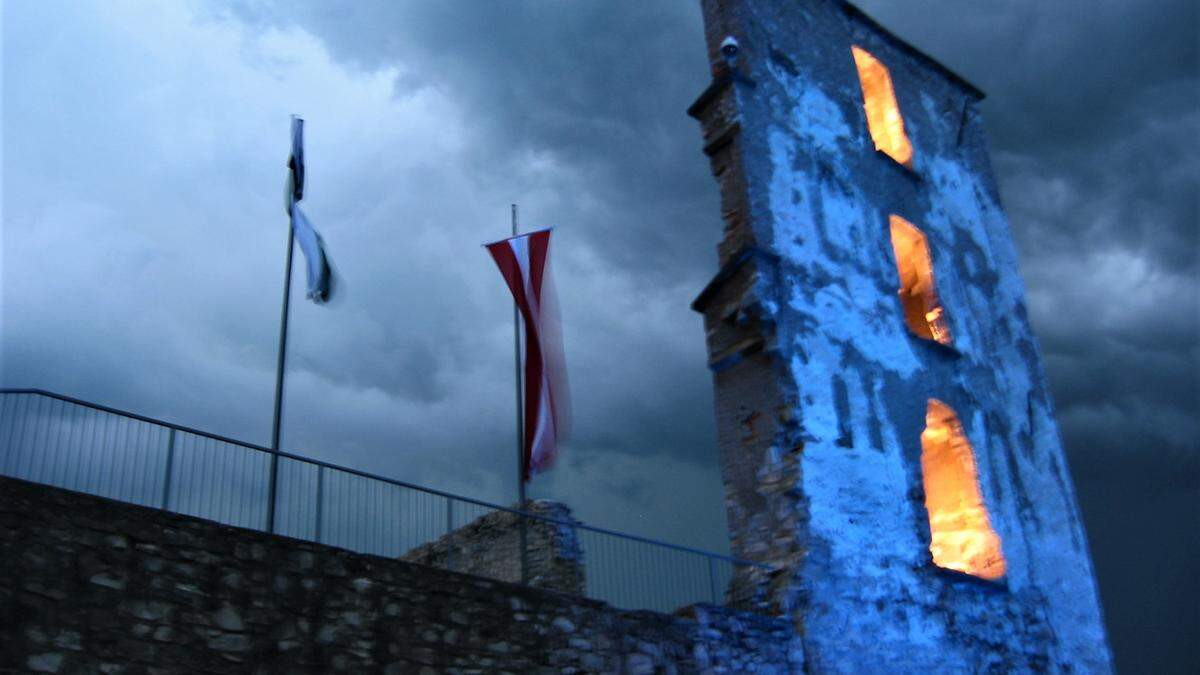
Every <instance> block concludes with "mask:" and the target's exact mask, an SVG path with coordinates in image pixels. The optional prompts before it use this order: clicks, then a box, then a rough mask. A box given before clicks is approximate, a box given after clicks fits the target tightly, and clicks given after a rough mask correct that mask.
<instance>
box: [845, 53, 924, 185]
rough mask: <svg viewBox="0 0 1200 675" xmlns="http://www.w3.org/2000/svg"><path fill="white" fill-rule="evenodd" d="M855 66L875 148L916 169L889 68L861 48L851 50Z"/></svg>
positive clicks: (868, 126)
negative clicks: (913, 165)
mask: <svg viewBox="0 0 1200 675" xmlns="http://www.w3.org/2000/svg"><path fill="white" fill-rule="evenodd" d="M850 49H851V51H853V52H854V65H856V66H858V81H859V82H860V83H861V84H862V91H863V108H864V109H866V111H867V128H868V129H870V130H871V139H872V140H874V141H875V148H876V149H878V150H882V151H883V152H885V153H887V155H888V156H889V157H891V158H892V159H894V160H896V161H897V162H900V163H901V164H903V165H904V166H907V167H908V168H910V169H911V168H912V158H913V149H912V144H911V143H909V142H908V136H907V135H905V133H904V118H903V117H901V116H900V106H899V105H897V104H896V92H895V90H894V89H892V76H891V74H889V73H888V69H887V66H885V65H883V64H882V63H880V61H879V59H877V58H875V57H874V56H871V54H870V52H868V51H867V50H865V49H863V48H861V47H851V48H850Z"/></svg>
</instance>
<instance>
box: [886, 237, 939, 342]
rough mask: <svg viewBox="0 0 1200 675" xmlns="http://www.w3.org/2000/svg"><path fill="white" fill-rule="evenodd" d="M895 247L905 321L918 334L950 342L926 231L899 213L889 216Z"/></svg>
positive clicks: (930, 338) (893, 248)
mask: <svg viewBox="0 0 1200 675" xmlns="http://www.w3.org/2000/svg"><path fill="white" fill-rule="evenodd" d="M889 220H890V224H891V230H892V251H893V252H894V253H895V254H896V272H897V274H899V276H900V290H899V291H898V292H899V295H900V304H901V305H902V306H903V307H904V322H905V323H907V324H908V328H909V330H911V331H912V332H913V333H914V334H915V335H917V336H918V337H922V338H925V339H926V340H933V341H935V342H940V343H941V344H944V345H948V344H950V343H951V342H953V338H952V337H951V335H950V324H949V322H948V321H947V320H946V310H945V309H944V308H943V307H942V303H941V300H939V299H938V293H937V285H936V283H935V282H934V278H933V259H932V258H931V257H930V255H929V242H928V241H927V240H926V239H925V233H923V232H921V230H919V229H918V228H917V226H916V225H913V224H912V223H910V222H908V221H907V220H905V219H903V218H901V217H900V216H897V215H893V216H892V217H891V218H890V219H889Z"/></svg>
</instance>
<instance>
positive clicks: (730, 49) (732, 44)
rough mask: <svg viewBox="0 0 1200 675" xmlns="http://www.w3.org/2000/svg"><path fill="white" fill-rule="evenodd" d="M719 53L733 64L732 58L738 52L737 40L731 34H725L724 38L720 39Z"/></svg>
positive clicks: (735, 56)
mask: <svg viewBox="0 0 1200 675" xmlns="http://www.w3.org/2000/svg"><path fill="white" fill-rule="evenodd" d="M721 54H722V55H723V56H724V57H725V60H726V61H728V62H729V63H730V65H733V60H734V59H735V58H737V54H738V41H737V40H736V39H735V38H734V37H733V36H732V35H727V36H726V37H725V39H724V40H721Z"/></svg>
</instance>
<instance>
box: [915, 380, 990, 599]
mask: <svg viewBox="0 0 1200 675" xmlns="http://www.w3.org/2000/svg"><path fill="white" fill-rule="evenodd" d="M921 477H922V480H923V482H924V484H925V509H926V510H927V511H928V512H929V533H930V541H929V552H930V553H932V554H933V562H934V564H935V565H937V566H938V567H944V568H946V569H952V570H956V571H959V572H963V573H965V574H970V575H972V576H976V577H980V578H982V579H988V580H995V579H1000V578H1002V577H1003V576H1004V574H1005V571H1006V565H1005V561H1004V554H1003V552H1002V551H1001V548H1000V536H999V535H997V534H996V531H995V530H994V529H992V523H991V520H990V519H989V518H988V512H987V507H986V506H984V503H983V495H982V493H981V492H980V490H979V472H978V470H977V469H976V464H975V452H974V450H973V449H972V448H971V442H970V441H969V440H967V437H966V434H964V433H963V429H962V425H961V424H959V421H958V416H957V415H955V413H954V410H953V409H952V408H951V407H950V406H948V405H946V404H945V403H942V402H941V401H939V400H937V399H929V406H928V408H927V410H926V413H925V431H924V432H922V433H921Z"/></svg>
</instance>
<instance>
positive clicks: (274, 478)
mask: <svg viewBox="0 0 1200 675" xmlns="http://www.w3.org/2000/svg"><path fill="white" fill-rule="evenodd" d="M295 241H296V228H295V227H293V226H292V221H291V217H290V216H289V219H288V243H287V263H286V265H285V269H284V272H283V310H282V311H281V313H280V317H279V354H278V358H277V360H276V362H275V418H274V421H273V422H272V426H271V476H270V487H269V488H268V492H267V532H274V531H275V490H276V487H277V486H278V483H279V480H278V479H279V425H280V423H281V422H282V418H281V415H280V413H282V412H283V369H284V363H285V361H286V359H287V329H288V304H289V303H290V302H291V298H292V250H293V249H294V248H295Z"/></svg>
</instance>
